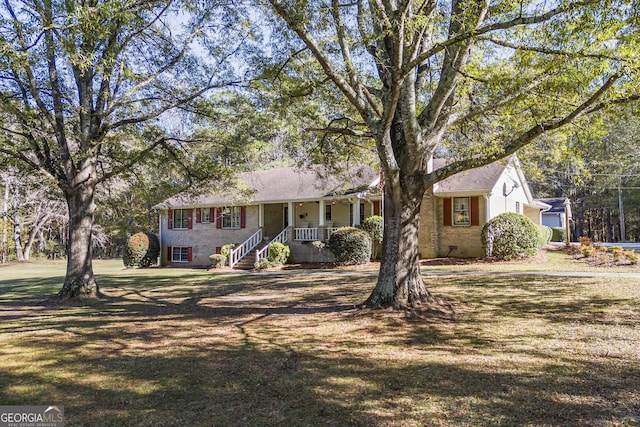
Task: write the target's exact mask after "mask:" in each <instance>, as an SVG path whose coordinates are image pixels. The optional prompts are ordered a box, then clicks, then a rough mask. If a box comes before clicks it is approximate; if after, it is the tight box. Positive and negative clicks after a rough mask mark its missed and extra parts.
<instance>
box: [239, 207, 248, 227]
mask: <svg viewBox="0 0 640 427" xmlns="http://www.w3.org/2000/svg"><path fill="white" fill-rule="evenodd" d="M246 226H247V208H246V207H244V206H242V207H241V208H240V228H245V227H246Z"/></svg>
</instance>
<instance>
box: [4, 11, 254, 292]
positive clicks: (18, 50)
mask: <svg viewBox="0 0 640 427" xmlns="http://www.w3.org/2000/svg"><path fill="white" fill-rule="evenodd" d="M226 3H227V2H217V1H215V0H214V1H211V2H190V1H181V0H152V1H138V0H64V1H63V0H35V1H31V0H6V1H4V2H3V3H2V6H0V51H1V52H2V54H1V55H0V138H1V141H0V156H6V157H11V158H14V159H17V160H18V161H20V162H21V164H22V168H23V170H25V171H29V172H31V173H33V174H45V175H48V176H50V177H52V178H53V180H54V181H55V185H56V186H57V187H59V189H60V191H61V192H62V194H63V195H64V198H65V200H66V203H67V205H68V212H69V228H68V229H69V232H68V250H67V255H68V256H67V270H66V276H65V280H64V284H63V286H62V289H61V290H60V292H59V294H58V296H59V298H61V299H77V298H86V297H95V296H98V295H99V288H98V285H97V284H96V281H95V278H94V274H93V266H92V257H91V241H92V233H91V229H92V225H93V222H94V213H95V207H96V200H95V197H96V189H97V186H98V185H99V184H100V183H102V182H105V181H107V180H109V179H110V178H112V177H114V176H118V175H120V174H122V173H124V172H127V171H130V170H131V169H132V168H134V167H135V165H136V164H137V163H138V162H139V161H141V160H142V159H144V158H145V157H146V156H147V155H148V154H149V153H151V152H153V151H154V150H158V149H162V150H164V151H165V152H166V153H167V155H168V157H174V158H178V157H182V159H183V160H186V161H189V160H191V157H190V156H191V155H190V154H189V153H184V150H182V148H184V144H183V143H182V142H181V141H180V138H178V137H177V136H176V135H172V134H171V133H170V132H169V131H170V130H171V128H172V127H175V126H172V124H171V123H169V122H170V121H171V117H172V116H170V115H169V114H168V112H170V111H172V110H175V109H178V108H182V109H183V110H189V111H190V108H191V105H192V104H194V103H196V102H197V101H199V100H201V99H202V98H203V97H204V96H206V94H208V93H209V92H210V91H211V90H213V89H215V88H217V87H221V86H226V85H228V84H230V83H232V82H233V81H234V80H235V78H234V77H233V73H232V72H234V71H237V70H234V64H231V63H230V59H231V58H233V57H234V55H238V54H240V53H241V49H242V47H243V45H244V43H245V41H247V40H248V39H249V38H250V37H249V34H248V32H247V31H246V28H245V27H244V26H242V25H236V23H237V22H238V19H240V16H239V15H237V14H236V12H237V10H232V9H230V8H229V7H227V5H226Z"/></svg>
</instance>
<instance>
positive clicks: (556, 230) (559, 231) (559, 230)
mask: <svg viewBox="0 0 640 427" xmlns="http://www.w3.org/2000/svg"><path fill="white" fill-rule="evenodd" d="M551 231H552V233H553V234H552V235H551V241H552V242H564V241H565V239H566V237H567V230H566V229H565V228H564V227H551Z"/></svg>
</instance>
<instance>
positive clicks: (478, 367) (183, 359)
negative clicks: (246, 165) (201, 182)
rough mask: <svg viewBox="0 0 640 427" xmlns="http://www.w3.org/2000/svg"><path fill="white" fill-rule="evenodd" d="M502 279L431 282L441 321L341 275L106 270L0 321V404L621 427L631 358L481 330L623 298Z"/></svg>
mask: <svg viewBox="0 0 640 427" xmlns="http://www.w3.org/2000/svg"><path fill="white" fill-rule="evenodd" d="M509 279H510V278H507V277H501V278H498V279H495V280H492V281H491V283H489V284H486V283H485V284H479V282H478V281H477V280H474V279H473V278H469V277H467V276H465V277H464V278H462V279H461V278H459V277H457V278H442V282H441V283H440V284H439V285H438V286H435V287H434V289H432V290H433V291H434V292H436V293H446V294H447V295H448V296H449V297H451V298H455V299H456V300H457V301H459V303H460V308H461V309H464V310H465V311H464V313H463V315H462V316H461V318H460V319H459V320H458V321H457V322H443V321H441V320H435V319H431V320H430V321H425V320H424V319H415V318H406V317H404V315H403V314H401V313H393V312H380V311H378V312H369V311H362V310H358V309H356V308H355V304H353V301H363V300H364V298H365V297H366V295H367V294H368V292H370V290H371V288H372V283H371V282H370V280H369V279H357V278H355V277H347V278H345V277H340V278H339V279H336V278H335V277H334V276H332V275H330V274H327V275H326V276H322V275H314V276H313V277H309V276H302V277H293V276H287V277H281V278H270V279H267V280H265V279H260V281H257V279H256V278H255V277H253V276H248V275H242V276H220V277H215V278H206V277H202V276H201V275H194V276H192V277H189V278H188V280H185V281H180V280H179V279H177V278H176V277H163V276H162V275H157V276H153V277H146V278H145V279H144V280H143V279H139V278H133V279H132V278H127V277H111V278H105V280H108V283H105V285H104V286H103V289H104V291H105V292H106V293H108V294H109V295H111V297H110V298H106V299H102V300H97V301H92V302H91V303H90V304H89V305H88V306H58V307H44V308H42V309H41V310H39V311H38V313H37V315H36V316H30V315H29V314H28V312H22V314H21V315H19V316H16V317H9V318H5V317H3V321H2V322H1V323H0V333H1V334H2V335H5V336H4V337H2V335H0V339H1V340H2V342H3V345H0V354H2V355H3V359H4V360H5V361H7V364H5V368H4V369H3V370H2V371H1V372H0V401H2V402H4V404H29V403H33V402H36V401H38V402H56V403H60V404H63V405H65V413H66V415H67V417H68V425H98V424H99V425H140V426H144V425H149V426H151V425H153V426H157V425H171V426H173V425H175V426H178V425H180V426H182V425H363V426H364V425H366V426H376V425H398V426H399V425H403V426H404V425H424V424H426V425H436V426H437V425H441V426H444V425H527V424H528V425H594V426H595V425H607V424H609V425H620V424H621V423H623V420H625V419H626V420H630V421H629V423H630V425H633V424H632V423H633V422H635V421H634V420H637V419H639V418H634V417H640V404H639V403H638V402H640V399H638V390H639V389H640V372H639V369H638V367H637V366H634V365H633V364H630V363H627V362H626V361H623V363H618V362H619V361H618V362H616V361H613V360H608V359H598V360H594V361H585V360H584V359H580V358H578V357H570V356H566V357H565V358H564V359H562V358H559V357H557V356H556V355H554V354H552V353H551V352H550V351H549V350H548V349H541V350H540V351H538V352H537V353H536V354H533V355H532V356H535V357H537V359H538V360H547V361H548V362H547V363H546V365H545V366H544V367H543V368H542V369H541V370H537V371H534V370H531V371H530V370H528V369H527V368H526V367H525V368H516V367H514V368H513V369H509V368H505V367H504V366H499V367H495V366H492V364H491V358H496V357H500V354H501V352H502V351H503V350H507V351H511V352H513V353H514V355H515V356H516V357H515V359H514V360H515V361H516V362H515V363H518V360H519V359H518V358H519V357H524V356H526V355H527V353H532V352H531V350H530V349H520V350H519V349H517V348H506V349H505V348H504V346H505V345H507V346H508V345H509V343H504V342H496V340H495V339H492V337H491V336H490V335H488V334H487V330H488V327H489V325H490V323H491V321H492V319H493V318H495V319H496V320H497V321H499V320H500V319H502V318H505V317H506V318H509V317H514V318H515V317H522V318H528V317H530V316H532V315H535V316H541V317H545V318H548V319H550V320H551V321H552V322H553V323H558V324H573V323H575V322H591V321H593V319H597V318H598V317H599V316H600V314H601V312H602V310H603V308H605V307H607V306H608V305H615V304H619V303H620V301H621V300H620V299H606V298H583V297H579V298H576V296H575V291H576V290H575V287H574V285H569V284H567V283H565V282H564V281H563V279H562V278H553V279H549V278H547V279H544V281H540V278H524V279H519V280H520V282H518V283H515V282H513V281H511V282H510V281H509ZM452 283H455V287H453V288H452ZM26 284H27V285H29V282H26ZM19 285H20V283H17V284H15V286H19ZM33 285H34V284H33V283H31V284H30V286H33ZM29 289H32V288H29ZM550 289H553V292H550V291H549V290H550ZM572 292H573V293H572ZM15 302H16V306H19V307H23V306H24V302H25V300H23V299H17V300H15ZM1 314H2V315H4V314H7V313H5V312H3V313H1ZM5 320H6V321H5ZM503 321H504V320H503ZM552 333H553V332H552V331H551V332H549V334H552ZM542 338H545V337H542ZM474 352H478V353H482V354H484V355H489V357H488V361H489V363H486V364H485V363H483V362H484V361H482V360H480V361H478V362H477V363H473V358H469V357H468V354H469V353H471V354H473V353H474ZM518 353H519V354H518ZM462 356H464V357H462ZM616 363H617V364H616ZM625 422H627V421H625Z"/></svg>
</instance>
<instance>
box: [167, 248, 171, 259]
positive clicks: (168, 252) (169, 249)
mask: <svg viewBox="0 0 640 427" xmlns="http://www.w3.org/2000/svg"><path fill="white" fill-rule="evenodd" d="M171 249H172V248H171V246H167V262H171Z"/></svg>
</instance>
